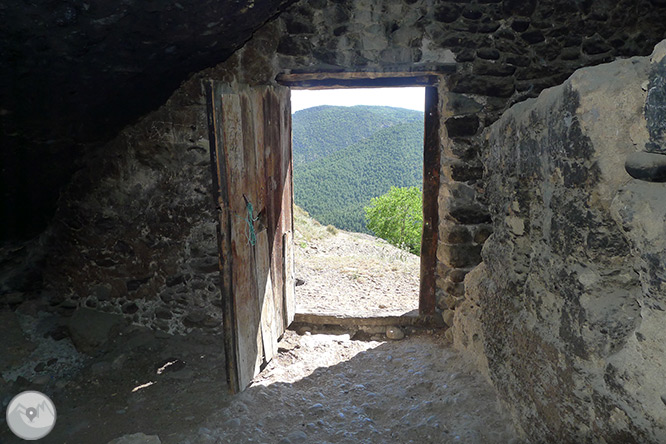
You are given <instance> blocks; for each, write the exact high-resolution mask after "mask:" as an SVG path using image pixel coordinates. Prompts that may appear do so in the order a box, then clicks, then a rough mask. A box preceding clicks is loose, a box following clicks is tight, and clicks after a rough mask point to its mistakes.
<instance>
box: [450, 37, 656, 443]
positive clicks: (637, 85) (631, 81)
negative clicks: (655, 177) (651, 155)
mask: <svg viewBox="0 0 666 444" xmlns="http://www.w3.org/2000/svg"><path fill="white" fill-rule="evenodd" d="M665 54H666V41H665V42H663V43H661V44H660V45H659V46H658V47H657V49H656V50H655V53H654V55H653V57H652V59H650V58H647V57H643V58H631V59H625V60H618V61H615V62H613V63H610V64H607V65H601V66H597V67H594V68H585V69H581V70H579V71H577V72H576V73H575V74H574V75H573V76H571V78H569V79H568V80H567V81H566V82H565V83H564V84H563V85H561V86H558V87H555V88H551V89H547V90H545V91H543V92H542V94H541V95H540V96H539V97H538V98H537V99H530V100H528V101H526V102H523V103H520V104H517V105H515V106H514V107H512V108H511V109H510V110H509V111H507V112H506V113H505V114H504V115H503V116H502V118H501V119H500V120H499V121H498V122H496V123H495V124H493V125H492V126H491V127H490V129H489V131H488V132H487V142H488V149H487V152H486V153H485V155H484V158H483V160H484V165H485V173H484V178H485V181H484V182H485V193H484V195H485V200H486V202H488V204H489V205H488V206H489V209H490V214H491V218H492V228H493V231H494V232H493V234H492V235H491V236H490V237H489V239H488V240H487V241H486V243H485V245H484V247H483V250H482V257H483V264H482V265H481V266H479V267H478V268H476V269H475V270H474V272H473V273H470V274H469V275H468V277H467V279H466V281H465V282H466V285H467V298H466V299H465V301H464V302H463V303H462V304H461V306H460V307H459V310H457V312H456V318H455V323H456V327H455V329H456V330H455V343H456V346H458V347H459V348H461V349H466V350H468V351H470V352H471V353H473V354H476V357H477V358H478V362H479V364H480V366H481V367H482V368H483V370H484V372H485V373H486V374H487V375H488V376H489V378H490V379H491V381H492V382H493V384H494V385H495V387H496V388H497V389H498V391H499V393H500V396H501V398H502V399H503V401H505V402H506V404H507V405H508V406H509V408H510V409H511V411H512V414H513V417H514V420H515V422H516V423H517V424H518V425H519V426H520V427H522V430H523V431H524V433H525V434H526V436H527V437H528V438H529V439H530V440H531V441H533V442H553V443H564V442H566V443H581V442H590V443H616V442H622V443H648V442H654V443H658V442H664V441H666V407H665V404H666V392H665V391H664V385H663V366H664V365H665V364H666V358H665V357H664V353H663V351H664V344H665V343H666V334H665V333H664V329H663V325H664V323H665V322H666V315H665V314H664V313H665V312H664V309H665V307H666V305H665V304H666V199H664V196H666V184H664V183H663V181H662V182H661V183H660V182H647V181H641V180H637V179H633V178H632V177H631V176H630V175H629V174H628V173H627V171H626V170H625V163H626V162H627V160H628V159H632V158H633V157H634V156H635V154H636V153H640V152H642V151H644V150H646V149H647V150H648V151H652V152H658V151H659V150H658V149H657V148H656V146H657V147H658V146H661V144H662V143H663V140H662V139H661V134H662V133H661V131H659V130H655V128H656V127H657V126H659V125H660V124H663V122H661V121H660V120H659V119H658V118H656V116H657V115H661V112H659V111H657V110H659V109H661V110H663V107H664V106H666V100H664V94H663V79H664V74H665V73H666V59H664V55H665ZM648 98H649V100H648ZM655 155H657V156H662V158H666V156H663V154H655ZM630 163H631V162H630ZM665 163H666V162H664V160H661V165H662V166H663V165H664V164H665Z"/></svg>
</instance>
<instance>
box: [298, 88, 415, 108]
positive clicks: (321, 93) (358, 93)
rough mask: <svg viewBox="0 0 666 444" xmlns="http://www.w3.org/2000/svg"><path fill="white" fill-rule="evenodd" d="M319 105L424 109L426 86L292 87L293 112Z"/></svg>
mask: <svg viewBox="0 0 666 444" xmlns="http://www.w3.org/2000/svg"><path fill="white" fill-rule="evenodd" d="M319 105H335V106H354V105H375V106H394V107H396V108H407V109H415V110H417V111H423V109H424V107H425V88H423V87H420V88H412V87H410V88H349V89H318V90H312V89H310V90H305V89H301V90H298V89H292V90H291V112H292V113H295V112H296V111H300V110H302V109H305V108H311V107H313V106H319Z"/></svg>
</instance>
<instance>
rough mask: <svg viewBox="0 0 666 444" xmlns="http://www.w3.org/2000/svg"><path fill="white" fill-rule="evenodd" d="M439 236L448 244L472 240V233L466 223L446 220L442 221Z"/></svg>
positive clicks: (464, 242)
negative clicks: (461, 223)
mask: <svg viewBox="0 0 666 444" xmlns="http://www.w3.org/2000/svg"><path fill="white" fill-rule="evenodd" d="M439 238H440V240H441V241H442V242H446V243H447V244H466V243H470V242H471V241H472V233H470V230H469V228H467V227H466V226H465V225H460V224H456V223H453V222H450V221H444V222H441V223H440V227H439Z"/></svg>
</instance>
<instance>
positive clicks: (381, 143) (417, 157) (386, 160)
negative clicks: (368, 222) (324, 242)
mask: <svg viewBox="0 0 666 444" xmlns="http://www.w3.org/2000/svg"><path fill="white" fill-rule="evenodd" d="M304 111H308V110H304ZM299 113H300V112H297V113H295V114H294V116H293V127H294V128H296V127H297V126H298V127H302V128H303V129H302V130H300V132H299V133H297V132H296V131H295V130H294V133H293V137H294V141H293V146H294V158H296V146H297V144H298V146H299V147H304V146H307V147H308V148H306V149H302V150H301V153H304V152H305V153H308V156H309V157H307V158H311V159H313V160H310V161H304V160H303V159H304V157H301V161H300V162H298V163H297V162H296V161H294V199H295V201H296V204H297V205H299V206H301V207H303V208H304V209H305V210H306V211H308V212H309V213H310V214H311V215H312V217H314V218H315V219H317V220H318V221H319V222H321V223H322V224H324V225H328V224H330V225H334V226H336V227H338V228H342V229H344V230H349V231H358V232H368V231H367V229H366V227H365V213H364V211H363V207H364V206H367V205H368V204H369V203H370V199H372V198H373V197H377V196H381V195H382V194H385V193H386V192H388V191H389V189H390V188H391V186H396V187H409V186H416V187H419V188H421V187H422V181H423V179H422V178H423V113H420V112H418V111H410V110H405V109H400V108H389V107H370V106H362V107H361V106H356V107H329V106H326V107H317V108H315V109H314V113H304V114H305V115H306V116H308V119H307V122H306V123H303V122H302V121H301V119H300V116H299ZM313 115H319V116H325V118H323V119H321V120H317V119H313V118H312V116H313ZM382 116H383V118H385V120H381V118H382ZM313 122H320V123H321V125H322V126H323V127H324V128H325V131H326V132H327V133H326V134H324V133H322V134H320V133H318V130H319V128H318V127H317V126H316V123H313ZM335 122H337V124H336V123H335ZM356 122H360V123H359V125H356ZM359 127H360V128H359ZM371 127H374V128H375V129H374V130H373V129H372V128H371ZM299 134H300V135H302V134H307V135H309V136H308V137H307V140H308V141H314V142H303V140H300V139H299V137H300V136H299ZM350 134H351V135H350ZM365 134H367V136H365ZM349 140H354V142H352V143H347V142H346V141H349ZM309 143H311V144H309ZM345 143H347V144H346V145H345Z"/></svg>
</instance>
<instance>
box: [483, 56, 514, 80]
mask: <svg viewBox="0 0 666 444" xmlns="http://www.w3.org/2000/svg"><path fill="white" fill-rule="evenodd" d="M497 58H499V55H498V57H497ZM514 72H516V67H515V66H511V65H508V64H504V63H490V62H477V63H475V64H474V74H478V75H480V76H493V77H509V76H511V75H513V73H514Z"/></svg>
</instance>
